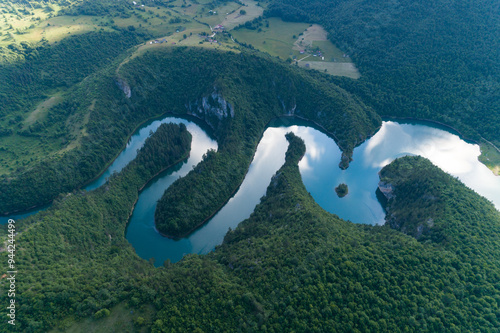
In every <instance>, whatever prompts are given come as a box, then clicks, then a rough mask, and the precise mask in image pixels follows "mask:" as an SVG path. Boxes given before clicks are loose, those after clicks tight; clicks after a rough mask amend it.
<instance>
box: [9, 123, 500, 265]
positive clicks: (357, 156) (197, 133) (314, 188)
mask: <svg viewBox="0 0 500 333" xmlns="http://www.w3.org/2000/svg"><path fill="white" fill-rule="evenodd" d="M165 122H174V123H181V122H182V123H184V124H185V125H186V126H187V129H188V130H189V132H190V133H191V134H192V136H193V141H192V147H191V154H190V157H189V158H188V159H187V160H186V161H184V162H181V163H179V164H177V165H176V166H174V167H173V168H171V169H169V170H167V171H165V172H164V173H162V174H161V175H160V176H158V177H156V178H155V179H154V180H153V181H151V182H150V183H149V184H148V186H147V187H145V188H144V190H143V191H142V192H141V193H140V196H139V200H138V201H137V204H136V206H135V208H134V211H133V214H132V217H131V219H130V221H129V225H128V227H127V232H126V237H127V239H128V241H129V242H130V243H131V244H132V246H134V248H135V250H136V252H137V254H138V255H139V256H141V257H142V258H145V259H149V258H151V257H154V258H155V264H156V265H158V266H159V265H161V264H163V262H164V261H165V260H167V259H170V260H171V262H176V261H178V260H180V259H181V258H182V257H183V256H184V255H185V254H188V253H199V254H203V253H207V252H209V251H212V250H213V249H214V248H215V246H217V245H219V244H221V243H222V240H223V238H224V235H225V234H226V232H227V231H228V229H229V228H233V229H234V228H236V227H237V225H238V224H239V222H241V221H242V220H244V219H246V218H248V217H249V216H250V214H251V213H252V211H253V210H254V208H255V206H256V205H257V204H258V203H259V201H260V198H261V197H262V196H263V195H264V194H265V192H266V188H267V185H268V184H269V182H270V180H271V177H272V176H273V174H274V173H275V172H276V171H277V170H278V169H279V168H280V167H281V165H282V164H283V163H284V160H285V152H286V149H287V146H288V143H287V141H286V139H285V134H286V133H287V132H290V131H292V132H294V133H295V134H296V135H298V136H299V137H301V138H302V139H303V140H304V141H305V144H306V154H305V156H304V158H303V159H302V160H301V161H300V163H299V168H300V173H301V175H302V180H303V182H304V185H305V186H306V188H307V190H308V191H309V192H310V193H311V195H312V196H313V198H314V199H315V200H316V202H317V203H318V204H319V205H320V206H321V207H323V208H324V209H325V210H327V211H329V212H331V213H334V214H337V215H338V216H339V217H341V218H343V219H345V220H350V221H352V222H355V223H365V224H372V225H375V224H382V223H384V216H385V213H384V211H383V209H382V207H381V205H380V203H379V202H378V200H377V197H376V194H375V193H376V192H375V191H376V189H377V184H378V180H379V178H378V172H379V171H380V169H381V168H382V167H383V166H385V165H387V164H388V163H390V162H391V161H392V160H393V159H395V158H397V157H400V156H404V155H421V156H423V157H426V158H428V159H429V160H431V162H432V163H434V164H435V165H437V166H438V167H440V168H441V169H443V170H444V171H446V172H448V173H450V174H451V175H453V176H456V177H458V178H459V179H460V180H461V181H462V182H464V183H465V184H466V185H467V186H468V187H470V188H472V189H474V190H475V191H476V192H478V193H479V194H481V195H483V196H485V197H486V198H488V199H489V200H491V201H492V202H493V203H494V204H495V206H496V207H497V209H499V208H500V177H496V176H494V175H493V173H492V172H491V171H490V170H489V169H488V168H487V167H486V166H484V165H483V164H482V163H480V162H479V161H478V159H477V157H478V156H479V154H480V150H479V146H478V145H475V144H471V143H468V142H466V141H464V140H462V139H461V138H460V137H459V136H457V135H456V134H453V133H450V132H448V131H445V130H443V129H440V128H436V127H433V126H431V125H429V126H428V125H423V124H412V123H398V122H394V121H384V122H383V125H382V127H381V129H380V130H379V131H378V132H377V133H376V134H375V135H374V136H373V137H371V138H370V139H368V140H367V141H365V142H364V143H363V144H362V145H360V146H359V147H357V148H356V149H355V150H354V155H353V161H352V162H351V164H350V166H349V168H348V169H347V170H341V169H340V168H339V167H338V163H339V161H340V156H341V152H340V149H339V148H338V147H337V145H336V144H335V142H334V141H333V140H332V139H331V138H330V137H328V136H327V135H325V134H324V133H322V132H321V131H319V130H318V129H315V128H313V127H311V126H309V125H307V124H305V123H304V122H298V121H296V120H292V119H289V118H288V119H282V120H281V121H277V122H275V123H274V124H273V125H272V126H273V127H268V128H267V129H266V131H265V132H264V134H263V136H262V139H261V141H260V142H259V145H258V147H257V151H256V153H255V156H254V159H253V161H252V163H251V165H250V168H249V170H248V173H247V175H246V177H245V179H244V181H243V183H242V184H241V186H240V188H239V189H238V191H237V192H236V194H235V195H234V196H233V197H232V198H231V199H230V200H229V201H228V202H227V204H226V205H225V206H224V207H223V208H222V209H221V210H220V211H219V212H218V213H217V214H216V215H215V216H214V217H213V218H212V219H211V220H210V221H209V222H208V223H206V224H205V225H204V226H203V227H201V228H199V229H198V230H196V231H195V232H194V233H192V234H191V235H190V236H189V237H188V238H183V239H181V240H172V239H168V238H165V237H162V236H161V235H159V234H158V232H157V231H156V229H155V227H154V211H155V207H156V203H157V201H158V200H159V199H160V197H161V196H162V194H163V192H164V191H165V189H166V188H168V186H170V184H172V183H173V182H174V181H175V180H176V179H178V178H179V177H183V176H185V175H186V174H187V173H188V172H189V171H190V170H191V169H192V167H193V166H194V165H196V164H197V163H199V162H200V161H201V159H202V156H203V154H204V153H205V152H206V151H207V150H208V149H217V143H216V142H215V141H214V140H213V139H212V138H210V137H209V136H208V135H207V134H206V132H205V131H204V130H203V129H201V128H200V127H199V126H198V125H196V124H195V123H193V122H191V121H188V120H185V119H181V118H174V117H166V118H164V119H162V120H156V121H153V122H150V123H149V124H147V125H145V126H143V127H142V128H141V129H140V130H138V131H137V132H136V133H135V134H134V135H133V136H132V137H131V139H130V141H129V143H128V144H127V146H126V148H125V149H124V150H123V152H122V153H121V154H120V155H119V156H118V157H117V159H116V160H115V161H114V162H113V164H112V165H111V166H110V167H109V168H108V169H107V170H106V171H105V172H104V173H103V174H102V175H101V177H99V179H97V180H96V181H94V182H93V183H91V184H89V185H88V186H87V187H86V188H85V189H86V190H87V191H90V190H93V189H95V188H97V187H99V186H101V185H102V184H104V182H105V181H106V178H108V177H109V176H110V175H111V174H112V173H113V172H119V171H120V170H121V169H122V168H123V167H124V166H125V165H127V163H129V162H130V161H131V160H133V159H134V158H135V156H136V154H137V149H139V148H140V147H141V146H142V145H143V143H144V141H145V139H146V138H147V137H148V136H149V133H150V132H151V131H153V132H154V131H155V130H156V129H157V128H158V126H159V125H160V124H161V123H165ZM340 183H346V184H347V185H348V187H349V194H348V195H347V196H345V197H343V198H339V197H337V195H336V194H335V191H334V188H335V187H336V186H337V185H339V184H340ZM25 216H27V214H26V213H25V214H21V215H18V216H11V217H10V218H14V219H20V218H22V217H25ZM4 219H5V221H3V220H4ZM6 221H7V218H2V221H1V222H2V223H5V222H6Z"/></svg>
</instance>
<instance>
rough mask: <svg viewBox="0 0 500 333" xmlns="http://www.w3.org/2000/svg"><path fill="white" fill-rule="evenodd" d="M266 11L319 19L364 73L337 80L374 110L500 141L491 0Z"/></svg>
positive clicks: (498, 51)
mask: <svg viewBox="0 0 500 333" xmlns="http://www.w3.org/2000/svg"><path fill="white" fill-rule="evenodd" d="M266 14H267V15H269V16H280V17H282V18H284V19H286V20H292V21H308V22H314V23H319V24H322V25H323V26H324V27H325V29H326V30H327V31H328V32H329V38H330V39H331V40H332V41H333V42H334V43H335V44H336V45H338V46H339V47H340V48H341V49H343V50H345V51H346V53H347V54H348V55H350V56H351V57H352V58H353V60H354V62H355V63H356V66H357V67H358V68H359V69H360V72H361V74H362V76H361V78H360V79H359V80H358V81H357V82H354V81H352V80H346V79H341V80H340V81H344V82H345V84H346V85H347V86H351V87H352V90H351V91H353V92H355V93H356V94H358V95H360V96H364V97H365V98H366V101H369V103H370V104H371V105H373V106H374V108H375V109H376V110H377V112H378V113H379V114H381V115H385V116H398V117H413V118H422V119H430V120H435V121H439V122H443V123H446V124H448V125H450V126H453V127H455V128H457V129H458V130H459V131H460V132H462V133H463V134H465V135H466V136H467V137H469V138H472V139H475V140H479V139H480V136H483V137H484V138H486V139H488V140H489V141H492V142H493V143H495V144H496V145H497V146H498V145H499V144H500V137H499V135H498V133H500V118H499V117H500V95H499V91H500V64H499V59H500V39H499V38H498V36H499V35H500V30H499V29H500V28H499V27H500V16H499V15H498V3H497V2H496V1H494V0H474V1H471V2H467V3H464V2H453V1H445V0H443V1H434V2H425V1H406V0H403V1H398V2H390V1H369V0H366V1H365V0H363V1H338V0H328V1H319V0H318V1H314V0H313V1H309V0H298V1H296V0H293V1H292V0H274V1H272V2H271V4H270V6H269V9H268V10H267V11H266Z"/></svg>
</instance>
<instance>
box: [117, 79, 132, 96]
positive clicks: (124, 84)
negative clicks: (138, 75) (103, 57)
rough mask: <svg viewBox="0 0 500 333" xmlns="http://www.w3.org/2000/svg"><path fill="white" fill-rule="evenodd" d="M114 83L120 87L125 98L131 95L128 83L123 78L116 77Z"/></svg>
mask: <svg viewBox="0 0 500 333" xmlns="http://www.w3.org/2000/svg"><path fill="white" fill-rule="evenodd" d="M116 85H117V86H118V88H120V90H121V91H123V93H124V94H125V96H127V98H130V97H131V96H132V90H131V89H130V86H129V85H128V83H127V81H125V80H124V79H121V78H118V79H116Z"/></svg>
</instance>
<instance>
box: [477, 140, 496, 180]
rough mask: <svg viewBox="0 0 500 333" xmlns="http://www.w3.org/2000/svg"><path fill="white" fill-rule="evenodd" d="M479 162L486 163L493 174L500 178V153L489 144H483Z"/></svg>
mask: <svg viewBox="0 0 500 333" xmlns="http://www.w3.org/2000/svg"><path fill="white" fill-rule="evenodd" d="M480 147H481V155H480V156H479V161H480V162H482V163H484V164H485V165H486V166H487V167H488V168H489V169H490V170H491V171H493V173H494V174H495V175H497V176H500V152H499V151H498V150H497V149H496V148H495V147H493V146H492V145H490V144H488V143H482V144H481V145H480Z"/></svg>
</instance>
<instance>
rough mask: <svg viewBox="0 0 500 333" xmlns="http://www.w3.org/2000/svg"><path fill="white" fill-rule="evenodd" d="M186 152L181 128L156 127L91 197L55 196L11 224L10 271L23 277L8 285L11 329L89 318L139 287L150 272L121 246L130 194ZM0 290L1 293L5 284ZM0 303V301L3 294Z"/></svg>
mask: <svg viewBox="0 0 500 333" xmlns="http://www.w3.org/2000/svg"><path fill="white" fill-rule="evenodd" d="M190 145H191V135H190V134H189V132H188V131H187V129H186V127H185V126H184V125H182V124H181V125H174V124H162V125H161V126H160V127H159V128H158V129H157V131H156V132H155V134H154V135H153V136H151V137H149V138H148V139H147V140H146V142H145V144H144V147H143V148H142V149H141V150H140V151H139V152H138V154H137V157H136V159H135V160H134V161H133V162H131V163H130V164H129V165H127V166H126V167H125V168H124V169H123V170H122V172H120V173H119V174H116V175H114V176H113V177H111V179H110V180H109V181H108V182H107V183H106V184H105V185H103V186H102V187H100V188H99V189H98V190H95V191H92V192H89V193H87V192H86V191H74V192H72V193H68V194H66V195H61V196H60V197H59V198H58V199H57V200H56V202H55V203H54V204H53V206H52V208H51V209H49V210H48V211H46V212H43V213H41V214H38V215H36V216H35V217H33V218H29V219H27V220H23V223H22V224H17V225H16V228H17V229H16V231H17V232H18V236H17V239H16V241H17V244H19V245H20V246H18V250H17V252H16V266H17V267H19V270H20V271H21V270H23V274H22V275H23V277H22V278H20V279H18V282H17V285H16V288H17V289H16V290H17V294H16V298H15V299H16V301H17V302H18V303H17V304H18V314H19V315H18V318H19V321H18V322H17V323H18V324H17V325H16V326H15V327H14V328H16V329H18V331H23V332H39V331H46V330H47V329H48V328H49V327H50V325H52V324H51V323H55V321H57V320H60V319H62V318H64V317H66V316H68V315H70V316H75V315H76V316H81V317H85V316H91V315H93V314H94V313H95V312H96V309H97V308H98V307H99V308H101V307H104V308H107V307H109V306H112V305H113V304H116V303H117V302H119V301H121V300H122V299H123V298H124V297H125V296H126V295H127V294H128V293H129V292H130V290H139V289H140V288H142V287H141V286H140V283H138V282H139V281H141V276H142V274H143V271H148V270H150V269H151V268H150V267H149V265H148V264H147V263H146V262H144V261H143V260H141V259H139V258H138V257H137V255H136V254H135V252H134V250H133V249H132V247H131V246H130V244H128V242H127V241H126V240H125V237H124V235H125V227H126V221H127V219H128V217H129V216H130V214H131V209H132V207H133V205H134V204H135V201H136V200H137V198H138V191H139V190H140V189H141V188H142V187H143V186H144V185H145V184H146V183H147V182H148V181H149V180H150V179H151V178H152V177H154V176H155V175H156V174H157V173H159V172H160V171H162V170H164V169H165V168H167V167H170V166H172V165H174V164H175V163H177V162H178V161H180V160H182V159H185V158H187V156H188V154H189V150H190ZM49 229H50V230H49ZM95 250H99V251H98V252H94V251H95ZM100 251H102V252H100ZM117 254H119V255H117ZM111 267H113V268H111ZM108 268H111V269H108ZM0 283H1V284H2V288H3V287H5V286H6V285H5V283H6V281H5V280H3V281H2V282H0ZM95 292H97V293H98V294H99V296H97V294H95ZM2 297H3V301H5V300H6V299H7V298H6V297H7V295H6V294H5V293H4V294H3V295H2ZM95 297H96V298H95ZM4 317H5V316H4ZM21 317H24V318H21ZM4 324H5V321H2V323H1V325H4ZM6 327H10V326H3V329H2V331H6Z"/></svg>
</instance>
